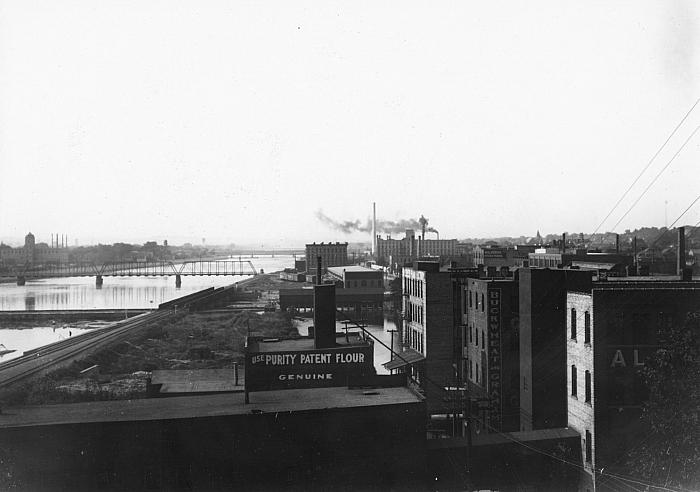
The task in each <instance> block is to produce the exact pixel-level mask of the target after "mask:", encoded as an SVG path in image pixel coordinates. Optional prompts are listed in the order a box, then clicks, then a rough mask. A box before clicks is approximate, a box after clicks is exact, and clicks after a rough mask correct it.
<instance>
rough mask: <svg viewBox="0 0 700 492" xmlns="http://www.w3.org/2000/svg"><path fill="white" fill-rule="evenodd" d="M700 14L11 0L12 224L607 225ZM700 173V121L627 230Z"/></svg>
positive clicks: (675, 94)
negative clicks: (373, 220)
mask: <svg viewBox="0 0 700 492" xmlns="http://www.w3.org/2000/svg"><path fill="white" fill-rule="evenodd" d="M699 29H700V8H698V5H697V2H691V1H688V2H682V1H676V2H671V1H658V2H644V1H638V0H635V1H630V2H617V1H616V2H610V1H600V2H580V1H576V2H564V1H561V0H556V1H551V2H515V1H513V2H502V3H501V2H492V1H489V2H470V1H458V2H432V1H430V2H428V1H426V2H413V1H400V2H399V1H395V2H382V1H376V0H372V1H368V2H357V1H354V2H347V1H346V2H329V1H323V2H321V1H315V2H300V1H279V2H273V1H267V2H260V1H251V2H240V1H232V0H226V1H221V2H217V1H199V0H192V1H173V0H167V1H149V0H146V1H144V0H139V1H133V2H131V1H125V0H120V1H105V0H101V1H99V2H95V1H93V0H86V1H59V2H57V1H55V0H47V1H27V0H22V1H15V2H10V1H2V0H0V238H5V240H7V238H18V239H19V238H22V237H23V236H24V234H25V233H26V232H27V231H30V230H31V231H32V232H33V233H34V234H35V235H36V236H37V241H45V242H49V241H50V234H51V233H52V232H54V233H66V234H68V235H69V238H70V243H71V244H73V241H74V239H78V240H79V241H80V243H81V244H87V243H91V242H97V241H102V242H114V241H119V240H122V241H129V242H132V241H133V242H144V241H146V240H149V239H153V240H157V241H158V242H159V243H160V242H161V241H162V240H163V239H169V241H170V242H171V243H180V242H184V241H191V242H200V241H201V238H207V243H209V244H211V243H215V242H221V243H223V242H225V243H229V242H234V243H238V244H244V243H249V244H265V245H269V246H280V245H285V244H293V245H299V244H303V243H304V242H311V241H329V240H332V241H343V240H350V241H355V240H362V239H367V240H369V236H368V235H367V234H360V233H356V234H351V235H346V234H343V233H342V232H340V231H337V230H333V229H332V228H330V227H328V226H327V225H326V224H324V223H323V222H321V221H320V220H319V219H318V218H317V212H318V211H319V210H322V211H323V213H324V214H325V215H327V216H328V217H331V218H332V219H335V220H338V221H342V220H355V219H360V220H361V221H365V220H366V219H367V218H368V217H369V215H370V214H371V207H372V202H373V201H375V202H376V203H377V215H378V218H380V219H390V220H397V219H409V218H417V217H419V216H420V215H421V214H423V215H425V217H427V218H428V219H429V220H430V225H432V226H433V227H435V228H437V229H438V230H439V231H440V235H441V237H443V238H451V237H456V238H463V237H487V236H502V235H510V236H518V235H521V234H522V235H528V236H532V235H534V234H535V233H536V231H537V230H538V229H539V230H540V231H541V232H542V233H543V234H545V233H560V232H563V231H573V232H578V231H585V232H593V230H594V229H595V228H596V227H597V226H598V224H599V223H600V222H601V221H602V220H603V218H604V217H605V215H606V214H607V213H608V211H609V210H610V209H611V207H612V206H613V205H614V204H615V202H616V201H617V200H618V199H619V198H620V196H621V195H622V193H623V192H624V191H625V189H626V188H627V187H628V185H629V184H630V183H631V182H632V181H633V180H634V178H635V177H636V176H637V174H638V173H639V172H640V171H641V170H642V169H643V168H644V166H645V165H646V164H647V162H648V161H649V159H650V158H651V157H652V156H653V155H654V153H655V152H656V151H657V149H658V148H659V147H660V146H661V144H663V142H664V140H665V139H666V137H667V136H668V135H669V133H670V132H671V131H672V130H673V128H674V127H675V126H676V125H677V124H678V122H679V121H680V120H681V118H682V117H683V116H684V115H685V114H686V112H687V111H688V110H689V109H690V108H691V107H692V105H693V104H694V103H695V101H696V100H697V99H698V98H699V97H700V85H699V84H698V82H699V81H700V54H699V53H698V51H697V50H696V48H697V47H698V46H700V44H699V40H698V34H699V33H700V31H699ZM698 125H700V104H699V105H698V107H697V108H696V109H695V111H693V112H692V113H691V115H690V116H689V117H688V119H687V120H686V122H685V123H684V124H683V125H682V126H681V128H679V130H678V133H677V134H676V135H675V136H674V138H673V139H671V141H670V142H669V144H668V145H667V147H666V148H665V150H664V151H663V152H662V153H661V154H660V155H659V157H658V158H657V160H656V161H655V162H654V164H652V166H651V167H650V168H649V170H648V171H647V172H646V173H645V174H644V176H643V177H642V178H641V179H640V181H639V183H638V184H637V185H636V186H635V187H634V188H633V190H632V191H631V192H630V194H629V196H628V197H627V198H626V199H625V200H624V201H623V203H622V204H621V205H620V207H619V209H618V210H617V211H616V212H615V213H613V215H611V217H610V218H609V219H608V221H606V223H605V224H604V226H603V227H602V228H601V229H602V230H610V229H611V228H612V227H613V225H614V224H615V223H616V222H617V220H618V219H619V218H620V217H621V216H622V215H623V214H624V212H625V211H626V210H627V209H628V208H629V207H630V206H631V205H632V203H633V202H634V200H635V199H636V198H637V197H638V196H639V195H640V194H641V193H642V191H643V190H644V188H645V187H646V186H647V185H648V184H649V183H650V182H651V180H652V179H653V178H654V176H655V175H656V174H657V172H658V171H659V170H660V169H661V168H663V167H664V166H665V165H666V164H667V163H668V161H669V159H671V157H672V156H673V154H674V153H675V152H676V151H677V150H678V149H679V148H680V146H681V145H682V144H683V142H684V141H685V140H686V138H688V136H689V135H690V134H691V133H692V132H693V130H694V129H695V128H696V127H697V126H698ZM699 184H700V132H698V135H696V136H695V137H694V138H693V139H691V140H690V142H689V143H688V144H687V146H686V147H685V149H684V150H683V151H682V152H681V153H680V154H679V155H678V157H677V158H676V159H675V161H674V162H673V163H672V164H671V165H670V166H669V167H668V169H667V170H666V172H665V173H664V174H662V175H661V177H660V178H659V179H658V181H657V182H656V183H655V184H654V185H653V186H652V187H651V188H650V190H649V192H648V193H647V194H646V195H645V197H644V198H643V199H642V200H640V202H639V204H638V205H637V206H635V207H634V208H633V210H632V211H631V212H630V213H629V215H628V216H627V217H626V218H625V220H623V221H622V222H621V223H620V225H619V226H618V227H617V231H618V232H622V231H624V229H626V228H631V229H633V228H635V227H639V226H644V225H647V226H652V225H653V226H663V225H664V223H665V221H666V220H668V222H669V224H670V223H671V222H672V221H673V220H674V219H675V218H676V217H677V216H678V215H679V214H680V213H681V212H682V211H683V210H684V209H685V208H686V207H687V206H688V205H690V203H691V202H692V201H693V200H694V199H695V198H696V197H697V196H698V193H700V186H699ZM666 202H668V203H667V204H666ZM666 217H668V219H666ZM699 220H700V202H698V203H697V204H696V206H695V207H694V208H692V209H691V210H690V211H689V212H688V213H687V215H686V216H685V217H684V218H683V219H682V220H681V223H687V224H691V225H693V224H695V223H697V222H698V221H699Z"/></svg>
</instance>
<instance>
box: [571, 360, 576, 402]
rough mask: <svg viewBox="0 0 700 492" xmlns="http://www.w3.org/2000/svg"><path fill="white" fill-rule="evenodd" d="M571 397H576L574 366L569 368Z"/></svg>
mask: <svg viewBox="0 0 700 492" xmlns="http://www.w3.org/2000/svg"><path fill="white" fill-rule="evenodd" d="M571 396H576V366H571Z"/></svg>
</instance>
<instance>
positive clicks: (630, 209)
mask: <svg viewBox="0 0 700 492" xmlns="http://www.w3.org/2000/svg"><path fill="white" fill-rule="evenodd" d="M698 130H700V126H697V127H695V130H693V133H691V134H690V136H689V137H688V138H687V139H686V140H685V142H683V145H681V147H680V149H678V150H677V151H676V153H675V154H673V157H671V159H670V160H669V161H668V162H667V163H666V165H665V166H664V167H663V168H662V169H661V171H659V172H658V173H657V174H656V176H654V179H652V180H651V183H649V184H648V185H647V187H646V188H644V191H642V194H641V195H639V197H637V199H636V200H635V201H634V203H633V204H632V206H631V207H630V208H629V209H627V212H625V214H624V215H623V216H622V217H620V220H618V221H617V222H616V223H615V225H614V226H613V227H612V230H613V231H614V230H615V228H616V227H617V226H618V225H620V222H622V220H623V219H624V218H625V217H627V214H629V213H630V212H631V211H632V209H633V208H634V207H635V206H636V205H637V204H638V203H639V200H641V199H642V197H644V195H646V193H647V191H649V188H651V187H652V186H653V184H654V183H656V180H657V179H659V177H660V176H661V175H662V174H663V172H664V171H665V170H666V169H668V166H670V165H671V163H672V162H673V161H674V160H675V159H676V157H678V154H680V153H681V151H682V150H683V149H684V148H685V146H686V145H687V144H688V142H690V139H691V138H693V137H694V136H695V134H696V133H697V132H698Z"/></svg>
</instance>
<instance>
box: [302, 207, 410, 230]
mask: <svg viewBox="0 0 700 492" xmlns="http://www.w3.org/2000/svg"><path fill="white" fill-rule="evenodd" d="M316 218H317V219H318V220H320V221H321V222H323V223H324V224H325V225H327V226H328V227H330V228H331V229H335V230H337V231H341V232H343V233H345V234H351V233H353V232H372V221H371V220H370V219H369V218H368V219H367V220H366V221H365V222H362V221H361V220H360V219H357V220H345V221H342V222H340V221H337V220H334V219H331V218H330V217H328V216H327V215H326V214H324V213H323V211H322V210H317V211H316ZM420 226H421V225H420V223H419V221H417V220H414V219H402V220H379V219H377V234H380V233H384V234H393V233H399V232H405V231H406V229H419V228H420Z"/></svg>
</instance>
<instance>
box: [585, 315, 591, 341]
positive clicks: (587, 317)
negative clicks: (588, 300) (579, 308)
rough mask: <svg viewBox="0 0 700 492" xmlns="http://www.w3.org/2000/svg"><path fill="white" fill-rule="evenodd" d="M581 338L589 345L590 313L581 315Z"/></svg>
mask: <svg viewBox="0 0 700 492" xmlns="http://www.w3.org/2000/svg"><path fill="white" fill-rule="evenodd" d="M583 337H584V340H583V341H584V343H591V313H589V312H588V311H586V312H585V313H583Z"/></svg>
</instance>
